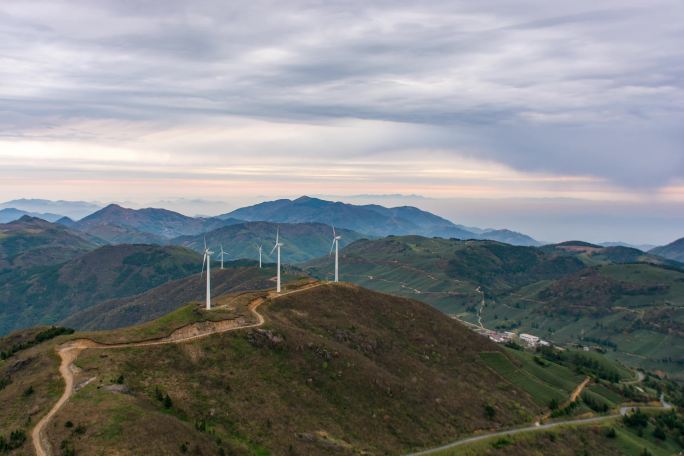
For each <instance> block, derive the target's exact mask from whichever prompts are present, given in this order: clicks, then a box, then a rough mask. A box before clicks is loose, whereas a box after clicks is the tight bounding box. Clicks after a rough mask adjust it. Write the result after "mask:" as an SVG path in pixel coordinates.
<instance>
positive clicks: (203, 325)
mask: <svg viewBox="0 0 684 456" xmlns="http://www.w3.org/2000/svg"><path fill="white" fill-rule="evenodd" d="M321 285H323V283H320V282H318V283H313V284H309V285H305V286H303V287H301V288H297V289H296V290H292V291H288V292H285V293H280V294H276V293H275V292H271V293H269V294H268V297H267V298H264V297H260V298H257V299H255V300H254V301H252V302H251V303H250V304H249V310H250V311H251V312H252V314H253V315H254V317H255V318H256V322H254V323H244V324H237V323H235V322H234V320H223V321H217V322H199V323H193V324H190V325H188V326H185V327H182V328H179V329H177V330H175V331H174V332H173V333H171V334H170V335H169V336H167V337H164V338H161V339H156V340H150V341H146V342H132V343H128V344H112V345H107V344H101V343H98V342H95V341H93V340H90V339H77V340H73V341H69V342H67V343H65V344H64V345H62V346H60V347H58V349H57V353H58V354H59V357H60V358H61V362H60V365H59V373H60V374H61V375H62V378H64V393H62V396H61V397H60V398H59V400H58V401H57V402H56V403H55V405H53V406H52V408H51V409H50V411H49V412H48V413H47V414H46V415H45V416H44V417H43V418H42V419H41V420H40V421H39V422H38V424H36V426H35V427H34V428H33V431H32V433H31V438H32V440H33V446H34V448H35V450H36V455H37V456H52V454H53V453H52V447H51V445H50V441H49V439H48V437H47V433H46V432H45V430H46V429H47V427H48V425H49V424H50V421H51V420H52V418H54V416H55V414H56V413H57V412H58V411H59V410H60V409H61V408H62V407H63V406H64V404H66V402H67V401H68V400H69V398H70V397H71V396H72V395H73V394H74V370H73V365H74V361H76V358H78V355H79V354H80V353H81V352H82V351H83V350H85V349H88V348H95V349H115V348H127V347H128V348H130V347H147V346H153V345H164V344H179V343H183V342H188V341H191V340H196V339H200V338H203V337H208V336H211V335H213V334H219V333H223V332H228V331H235V330H238V329H248V328H256V327H258V326H261V325H263V324H264V322H265V320H264V317H263V315H261V314H260V313H259V312H258V311H257V308H258V307H259V306H260V305H261V304H263V303H264V302H266V301H267V300H268V299H271V300H273V299H277V298H280V297H283V296H287V295H290V294H293V293H299V292H301V291H304V290H309V289H311V288H315V287H318V286H321Z"/></svg>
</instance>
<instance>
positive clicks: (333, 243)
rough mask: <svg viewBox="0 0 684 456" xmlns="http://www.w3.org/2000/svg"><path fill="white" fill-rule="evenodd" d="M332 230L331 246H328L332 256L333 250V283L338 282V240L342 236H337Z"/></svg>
mask: <svg viewBox="0 0 684 456" xmlns="http://www.w3.org/2000/svg"><path fill="white" fill-rule="evenodd" d="M332 229H333V240H332V245H331V246H330V255H332V251H333V249H335V282H339V281H340V261H339V260H340V239H342V236H338V235H337V233H335V227H334V226H333V227H332Z"/></svg>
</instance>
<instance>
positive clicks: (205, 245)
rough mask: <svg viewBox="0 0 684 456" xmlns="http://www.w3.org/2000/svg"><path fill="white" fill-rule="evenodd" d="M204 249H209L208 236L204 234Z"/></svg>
mask: <svg viewBox="0 0 684 456" xmlns="http://www.w3.org/2000/svg"><path fill="white" fill-rule="evenodd" d="M204 250H207V237H206V236H204Z"/></svg>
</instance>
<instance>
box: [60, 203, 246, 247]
mask: <svg viewBox="0 0 684 456" xmlns="http://www.w3.org/2000/svg"><path fill="white" fill-rule="evenodd" d="M237 222H238V221H236V220H230V219H228V220H224V219H220V218H202V217H188V216H186V215H182V214H179V213H178V212H173V211H169V210H166V209H156V208H147V209H128V208H124V207H121V206H119V205H117V204H110V205H108V206H106V207H104V208H102V209H100V210H99V211H97V212H95V213H93V214H90V215H89V216H87V217H85V218H83V219H81V220H79V221H77V222H74V221H72V220H68V219H62V220H60V223H62V224H65V225H67V226H70V227H71V228H74V229H77V230H80V231H83V232H86V233H88V234H91V235H93V236H96V237H98V238H100V239H103V240H105V241H107V242H109V243H112V244H124V243H155V244H163V243H166V242H168V241H169V240H170V239H173V238H175V237H178V236H184V235H195V234H202V233H206V232H208V231H212V230H214V229H216V228H220V227H222V226H226V225H229V224H232V223H237Z"/></svg>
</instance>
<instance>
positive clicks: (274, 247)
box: [269, 243, 278, 255]
mask: <svg viewBox="0 0 684 456" xmlns="http://www.w3.org/2000/svg"><path fill="white" fill-rule="evenodd" d="M277 248H278V244H277V243H276V245H274V246H273V249H272V250H271V253H269V255H273V252H275V249H277Z"/></svg>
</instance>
